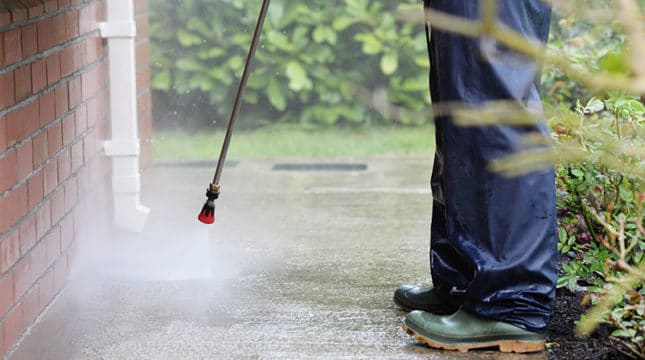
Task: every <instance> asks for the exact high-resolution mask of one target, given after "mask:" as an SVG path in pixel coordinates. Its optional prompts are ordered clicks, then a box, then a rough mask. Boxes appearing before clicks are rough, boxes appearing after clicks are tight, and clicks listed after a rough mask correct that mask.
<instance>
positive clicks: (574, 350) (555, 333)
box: [547, 289, 629, 360]
mask: <svg viewBox="0 0 645 360" xmlns="http://www.w3.org/2000/svg"><path fill="white" fill-rule="evenodd" d="M581 299H582V294H577V293H572V292H570V291H569V290H567V289H558V291H557V294H556V297H555V307H554V311H553V320H552V321H551V324H550V325H549V331H548V333H547V342H548V343H551V346H550V349H549V351H548V352H547V358H548V359H550V360H554V359H563V360H564V359H567V360H569V359H608V360H609V359H611V360H614V359H617V360H619V359H629V358H628V357H626V356H624V355H622V354H621V353H620V352H619V351H617V350H616V349H614V348H613V347H612V346H611V342H610V340H609V333H610V331H609V330H608V329H607V328H605V327H601V328H599V329H598V331H596V332H595V333H594V334H593V335H592V336H591V337H589V338H586V339H580V338H577V337H576V336H575V333H574V328H575V322H576V321H577V320H579V319H580V314H582V313H583V311H584V310H585V309H584V308H583V307H582V306H581V305H580V300H581Z"/></svg>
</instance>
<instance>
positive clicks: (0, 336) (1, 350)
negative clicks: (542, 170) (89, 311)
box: [0, 13, 8, 354]
mask: <svg viewBox="0 0 645 360" xmlns="http://www.w3.org/2000/svg"><path fill="white" fill-rule="evenodd" d="M2 24H4V23H3V22H2V13H0V25H2ZM7 350H8V349H7V348H5V347H4V326H3V325H2V322H0V354H5V353H6V352H7Z"/></svg>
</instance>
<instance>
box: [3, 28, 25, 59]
mask: <svg viewBox="0 0 645 360" xmlns="http://www.w3.org/2000/svg"><path fill="white" fill-rule="evenodd" d="M21 43H22V41H21V36H20V28H16V29H13V30H9V31H7V32H5V33H4V52H5V53H4V64H5V65H10V64H14V63H17V62H18V61H20V60H22V44H21Z"/></svg>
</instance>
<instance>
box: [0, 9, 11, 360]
mask: <svg viewBox="0 0 645 360" xmlns="http://www.w3.org/2000/svg"><path fill="white" fill-rule="evenodd" d="M0 4H2V5H0V26H5V25H9V24H11V13H10V12H9V11H8V10H7V9H6V8H5V7H4V4H3V3H2V2H0ZM0 63H1V62H0ZM0 328H2V325H0ZM0 346H2V341H0ZM0 354H2V352H0Z"/></svg>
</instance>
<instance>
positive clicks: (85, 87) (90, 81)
mask: <svg viewBox="0 0 645 360" xmlns="http://www.w3.org/2000/svg"><path fill="white" fill-rule="evenodd" d="M97 90H98V79H97V78H96V72H95V71H89V72H86V73H85V74H83V76H82V93H83V100H87V99H89V98H90V97H92V96H95V95H96V92H97Z"/></svg>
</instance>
